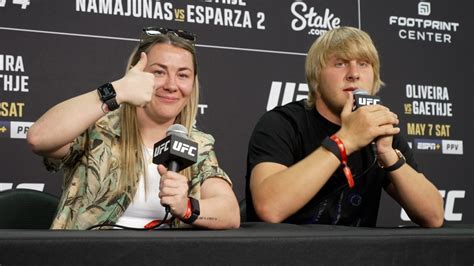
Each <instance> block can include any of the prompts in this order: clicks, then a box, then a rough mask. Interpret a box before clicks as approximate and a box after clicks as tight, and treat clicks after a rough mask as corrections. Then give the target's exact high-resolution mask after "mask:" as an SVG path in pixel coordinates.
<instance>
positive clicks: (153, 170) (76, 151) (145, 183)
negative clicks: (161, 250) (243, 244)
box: [28, 27, 240, 229]
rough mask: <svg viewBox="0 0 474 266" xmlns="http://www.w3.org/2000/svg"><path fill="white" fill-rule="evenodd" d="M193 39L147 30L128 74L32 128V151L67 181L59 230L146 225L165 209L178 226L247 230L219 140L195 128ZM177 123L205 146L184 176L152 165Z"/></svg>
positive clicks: (68, 103)
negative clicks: (216, 147)
mask: <svg viewBox="0 0 474 266" xmlns="http://www.w3.org/2000/svg"><path fill="white" fill-rule="evenodd" d="M194 41H195V36H194V35H193V34H191V33H188V32H184V31H181V30H171V29H163V28H156V27H148V28H145V29H144V35H143V37H142V39H141V41H140V44H139V45H138V47H137V48H136V49H135V50H134V52H133V53H132V55H131V57H130V60H129V64H128V65H129V66H128V69H129V70H128V71H127V73H126V74H125V76H124V77H122V78H121V79H119V80H116V81H113V82H111V83H107V84H104V85H103V86H101V87H99V89H98V90H93V91H91V92H88V93H85V94H82V95H80V96H77V97H75V98H72V99H69V100H66V101H64V102H62V103H60V104H58V105H56V106H54V107H53V108H51V109H50V110H49V111H48V112H46V113H45V114H44V115H43V116H42V117H41V118H40V119H39V120H38V121H37V122H36V123H35V124H34V125H33V126H32V127H31V129H30V130H29V133H28V143H29V144H30V146H31V147H32V150H33V151H34V152H35V153H37V154H39V155H42V156H45V157H46V158H45V164H46V167H47V169H48V170H50V171H57V170H63V171H64V174H65V176H64V177H65V178H64V185H63V189H64V192H63V195H62V197H61V201H60V204H59V208H58V211H57V215H56V218H55V219H54V221H53V224H52V226H51V228H52V229H87V228H89V227H91V226H94V225H100V224H104V223H106V224H117V225H122V226H128V227H135V228H143V227H147V226H149V225H150V222H151V224H153V220H159V219H163V218H164V217H165V208H164V207H163V206H167V207H169V210H170V212H171V214H172V215H173V217H175V219H173V220H174V221H173V223H172V226H173V227H183V225H186V223H187V224H192V225H193V226H197V227H203V228H210V229H224V228H236V227H238V226H239V224H240V216H239V207H238V203H237V200H236V198H235V194H234V193H233V191H232V188H231V181H230V179H229V177H228V176H227V174H226V173H225V172H224V171H223V170H222V169H220V168H219V166H218V164H217V159H216V157H215V154H214V151H213V143H214V139H213V138H212V136H210V135H208V134H204V133H202V132H200V131H198V130H196V129H194V128H192V125H193V123H194V120H195V117H196V110H197V103H198V99H199V86H198V75H197V62H196V53H195V48H194ZM119 106H120V108H119ZM115 109H117V110H115ZM176 123H179V124H182V125H184V126H185V127H186V128H187V129H188V132H190V133H189V135H190V136H189V137H190V139H191V140H193V141H195V142H197V143H198V144H199V149H198V151H199V154H198V160H197V162H196V163H195V164H194V165H192V166H191V167H189V168H188V169H186V170H184V171H182V172H180V173H176V172H172V171H168V170H167V169H166V167H165V166H163V165H159V166H158V167H156V165H154V164H152V163H151V158H152V152H153V150H152V148H153V145H154V144H155V143H156V142H158V141H160V140H161V139H163V138H164V137H165V136H166V131H167V129H168V128H169V127H170V126H171V125H173V124H176ZM196 209H197V210H196ZM199 210H200V211H199ZM155 222H156V221H155ZM183 222H185V223H183Z"/></svg>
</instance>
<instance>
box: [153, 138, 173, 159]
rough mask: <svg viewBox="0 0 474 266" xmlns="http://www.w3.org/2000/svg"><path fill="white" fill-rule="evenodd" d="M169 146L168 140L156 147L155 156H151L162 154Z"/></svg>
mask: <svg viewBox="0 0 474 266" xmlns="http://www.w3.org/2000/svg"><path fill="white" fill-rule="evenodd" d="M169 145H170V140H168V141H167V142H165V143H163V144H161V145H160V146H158V148H156V149H155V154H153V156H157V155H160V154H162V153H163V152H165V151H167V150H169Z"/></svg>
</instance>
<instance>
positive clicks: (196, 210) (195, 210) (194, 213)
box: [181, 197, 201, 224]
mask: <svg viewBox="0 0 474 266" xmlns="http://www.w3.org/2000/svg"><path fill="white" fill-rule="evenodd" d="M188 201H189V203H190V205H191V216H189V217H188V218H186V219H185V218H182V219H181V221H183V223H187V224H192V223H194V221H196V220H197V218H198V217H199V215H200V214H201V209H200V207H199V200H197V199H195V198H191V197H188Z"/></svg>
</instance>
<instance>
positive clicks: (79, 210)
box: [44, 112, 232, 229]
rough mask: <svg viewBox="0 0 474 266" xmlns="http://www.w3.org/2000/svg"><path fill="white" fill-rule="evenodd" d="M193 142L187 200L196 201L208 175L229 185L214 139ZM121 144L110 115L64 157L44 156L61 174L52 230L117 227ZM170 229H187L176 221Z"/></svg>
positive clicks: (200, 136) (114, 115) (194, 135)
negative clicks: (195, 150) (195, 154)
mask: <svg viewBox="0 0 474 266" xmlns="http://www.w3.org/2000/svg"><path fill="white" fill-rule="evenodd" d="M191 139H192V140H194V141H195V142H197V143H198V145H199V146H198V151H199V154H198V161H197V162H196V163H195V164H194V165H192V167H191V172H192V180H191V185H190V189H189V196H191V197H194V198H197V199H200V190H201V184H202V183H203V182H204V180H206V179H207V178H209V177H220V178H222V179H224V180H226V181H227V182H228V183H229V184H232V183H231V181H230V179H229V177H228V176H227V174H226V173H225V172H224V171H223V170H222V169H221V168H219V166H218V163H217V158H216V155H215V153H214V147H213V144H214V138H213V137H212V136H211V135H209V134H205V133H203V132H200V131H198V130H196V129H193V130H192V132H191ZM119 140H120V118H119V115H118V112H111V113H109V114H108V115H106V116H105V117H103V118H101V119H99V120H98V121H97V122H96V123H95V124H94V125H92V126H91V127H90V128H89V129H88V130H87V131H85V132H84V133H83V134H82V135H80V136H79V137H77V138H76V139H75V140H74V141H73V143H72V145H71V148H70V150H69V152H68V154H67V155H66V156H65V157H64V158H62V159H61V160H56V159H51V158H44V163H45V166H46V168H47V169H48V171H59V170H62V171H64V180H63V194H62V196H61V199H60V202H59V206H58V210H57V213H56V217H55V219H54V220H53V223H52V225H51V229H86V228H88V227H90V226H92V225H97V224H102V223H104V222H106V221H109V222H113V223H115V222H116V221H117V219H118V218H119V217H120V216H121V215H122V213H123V212H124V211H125V209H126V208H127V207H128V205H129V204H130V200H129V199H128V197H127V196H126V195H125V193H124V194H123V195H119V196H116V197H114V196H113V193H112V192H113V191H115V189H116V187H117V185H118V182H117V180H118V177H119V176H120V167H119ZM136 182H137V183H138V178H137V180H136ZM135 192H136V191H133V192H132V195H134V194H135ZM172 226H173V227H174V228H178V227H186V226H187V225H186V224H184V223H181V222H180V221H179V220H178V219H175V222H174V223H173V224H172Z"/></svg>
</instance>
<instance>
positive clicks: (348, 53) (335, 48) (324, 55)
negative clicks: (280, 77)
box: [305, 27, 384, 106]
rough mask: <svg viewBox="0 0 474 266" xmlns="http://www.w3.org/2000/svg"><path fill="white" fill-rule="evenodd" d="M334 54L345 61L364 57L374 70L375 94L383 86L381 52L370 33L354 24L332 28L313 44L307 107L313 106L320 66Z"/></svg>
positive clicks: (310, 50)
mask: <svg viewBox="0 0 474 266" xmlns="http://www.w3.org/2000/svg"><path fill="white" fill-rule="evenodd" d="M333 55H336V56H338V57H340V58H342V59H344V60H353V59H363V60H366V61H367V62H369V63H370V64H371V65H372V68H373V70H374V84H373V87H372V88H371V93H372V94H375V93H377V92H378V91H379V90H380V87H381V86H383V85H384V83H383V81H382V80H381V79H380V60H379V55H378V52H377V49H376V48H375V46H374V43H373V41H372V39H371V38H370V36H369V35H368V34H367V33H366V32H364V31H362V30H359V29H357V28H353V27H340V28H336V29H332V30H330V31H328V32H326V33H325V34H324V35H322V36H321V37H319V38H318V39H317V40H316V41H315V42H314V43H313V45H312V46H311V48H310V49H309V51H308V56H307V57H306V65H305V71H306V81H307V82H308V85H309V92H308V100H307V105H308V106H314V103H315V100H316V91H317V89H318V84H319V79H320V74H321V69H323V68H324V67H325V66H326V64H327V62H328V60H329V58H330V57H331V56H333Z"/></svg>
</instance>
